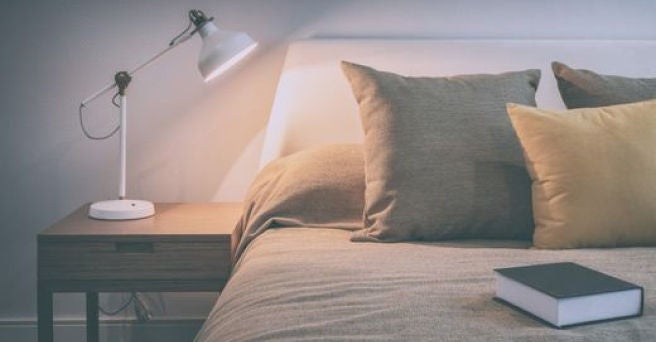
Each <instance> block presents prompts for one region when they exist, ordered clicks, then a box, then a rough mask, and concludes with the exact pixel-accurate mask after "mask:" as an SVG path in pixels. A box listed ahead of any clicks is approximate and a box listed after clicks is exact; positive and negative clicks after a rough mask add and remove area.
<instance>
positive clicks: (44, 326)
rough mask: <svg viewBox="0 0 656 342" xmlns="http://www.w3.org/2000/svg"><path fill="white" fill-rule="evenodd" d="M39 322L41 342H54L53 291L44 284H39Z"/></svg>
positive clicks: (37, 296)
mask: <svg viewBox="0 0 656 342" xmlns="http://www.w3.org/2000/svg"><path fill="white" fill-rule="evenodd" d="M36 298H37V300H36V301H37V320H38V324H37V325H38V326H37V329H38V336H39V342H52V340H53V337H54V327H53V321H52V291H50V290H49V289H48V287H47V286H45V285H44V284H41V283H39V284H37V294H36Z"/></svg>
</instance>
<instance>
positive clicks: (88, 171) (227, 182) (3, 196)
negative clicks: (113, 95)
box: [0, 0, 656, 321]
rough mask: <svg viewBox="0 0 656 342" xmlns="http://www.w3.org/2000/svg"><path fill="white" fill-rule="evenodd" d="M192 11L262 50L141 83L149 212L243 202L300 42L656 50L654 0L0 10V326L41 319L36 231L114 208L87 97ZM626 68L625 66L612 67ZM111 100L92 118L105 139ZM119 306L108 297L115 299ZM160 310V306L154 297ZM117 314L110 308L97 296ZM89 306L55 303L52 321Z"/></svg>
mask: <svg viewBox="0 0 656 342" xmlns="http://www.w3.org/2000/svg"><path fill="white" fill-rule="evenodd" d="M190 8H200V9H203V10H205V11H206V13H208V14H211V15H214V16H216V17H217V22H218V24H219V25H220V26H223V27H229V28H232V29H237V30H245V31H248V32H249V33H250V34H251V35H252V36H254V37H255V38H256V39H257V40H259V41H260V42H261V48H260V49H259V50H258V51H257V53H256V54H255V55H254V56H253V58H251V59H250V60H249V61H247V62H246V63H245V64H243V65H241V66H240V67H239V68H237V69H235V70H232V71H231V72H230V73H229V74H227V75H226V76H225V77H223V78H221V79H220V80H218V81H216V82H213V83H211V84H208V85H206V84H204V83H203V82H202V81H201V78H200V76H199V75H198V74H197V72H196V70H195V62H196V56H197V51H198V48H199V46H200V40H199V39H194V40H193V41H191V42H189V43H187V44H186V46H181V47H180V48H178V49H176V50H174V51H173V52H171V53H170V54H169V55H167V56H166V57H164V58H163V59H161V60H160V61H159V62H158V63H157V64H155V65H153V66H151V67H150V68H149V69H146V70H144V71H143V72H142V73H140V74H138V75H137V77H135V79H134V81H133V82H132V84H131V86H130V92H129V94H130V98H129V101H130V102H129V108H130V110H129V115H130V117H129V119H130V125H129V127H130V134H129V139H130V141H129V157H128V162H129V168H128V173H129V174H128V194H129V195H130V196H132V197H137V198H144V199H150V200H154V201H211V200H217V201H220V200H238V199H240V198H241V197H242V196H243V194H244V191H245V188H246V186H247V185H248V183H249V181H250V180H251V179H252V177H253V176H254V173H255V168H256V166H257V157H258V152H259V150H260V147H261V138H262V134H261V132H262V130H263V128H264V126H265V124H266V120H267V115H268V110H269V107H270V105H271V102H272V99H273V95H274V92H275V85H276V82H277V79H278V76H279V70H280V67H281V64H282V61H283V59H284V53H285V48H286V45H287V43H288V42H289V41H292V40H295V39H300V38H308V37H331V38H334V37H413V38H416V37H435V38H576V39H580V38H584V39H599V38H601V39H656V21H655V20H654V17H655V15H656V2H654V1H651V0H642V1H641V0H633V1H622V0H615V1H610V0H608V1H603V0H578V1H571V0H551V1H543V0H507V1H503V0H497V1H491V0H464V1H394V0H378V1H373V0H372V1H336V0H335V1H329V0H314V1H313V0H259V1H254V0H240V1H210V0H189V1H174V0H159V1H155V0H151V1H148V0H140V1H130V0H114V1H102V0H96V1H88V0H60V1H48V0H42V1H30V0H15V1H14V0H5V1H3V2H2V3H1V4H0V16H1V17H2V20H0V32H2V33H1V34H0V45H1V46H2V49H1V50H0V72H1V75H2V78H1V79H2V81H0V84H1V85H0V87H1V88H0V90H1V91H0V103H1V104H2V107H3V109H2V110H1V111H0V115H1V116H2V120H1V123H2V124H1V125H0V160H2V162H1V164H0V165H1V167H0V173H1V174H0V176H1V177H0V179H2V192H0V222H2V223H1V228H0V275H1V276H0V303H1V304H0V321H3V320H4V321H13V320H19V321H20V320H28V321H29V320H34V318H35V311H36V306H35V279H36V271H35V268H36V267H35V266H36V253H35V249H36V243H35V239H36V237H35V236H36V233H37V232H38V231H40V230H42V229H43V228H45V227H47V226H48V225H50V224H52V223H53V222H55V221H56V220H57V219H59V218H61V217H63V216H65V215H66V214H68V213H69V212H70V211H72V210H73V209H75V208H76V207H78V206H80V205H81V204H83V203H85V202H89V201H93V200H99V199H107V198H112V197H113V196H115V195H116V190H115V188H116V173H117V170H116V169H117V158H118V156H117V140H116V138H113V139H112V140H109V141H103V142H93V141H88V140H86V139H85V138H84V136H83V135H82V133H81V131H80V129H79V127H78V121H77V105H78V103H79V101H80V100H82V99H83V98H85V97H86V96H87V95H89V94H90V93H91V92H93V91H95V90H96V89H97V88H99V87H100V86H102V85H104V84H105V83H106V82H108V81H109V80H110V79H111V77H112V75H113V73H114V72H115V71H117V70H118V69H123V68H130V67H132V66H134V65H136V64H138V63H139V62H141V61H143V60H144V59H145V58H147V57H149V56H150V55H151V54H152V53H153V52H155V51H157V50H159V49H160V48H162V47H163V46H164V45H165V44H166V43H167V42H168V40H170V38H172V37H173V36H174V35H175V34H176V33H177V32H178V31H179V30H181V29H183V28H184V26H185V25H186V17H185V15H186V11H187V10H188V9H190ZM618 62H619V63H621V61H618ZM108 101H109V98H105V99H101V100H100V101H97V102H95V103H94V104H93V105H92V106H91V107H90V108H89V110H88V117H87V122H88V124H89V127H90V129H92V130H93V131H97V132H104V131H107V130H108V129H110V128H112V125H113V123H114V122H115V119H116V116H115V113H114V111H111V106H110V105H109V102H108ZM114 297H116V296H114ZM153 298H154V299H155V300H157V296H153ZM212 299H213V297H211V296H210V297H208V296H206V295H186V296H185V295H175V296H167V297H166V302H167V304H168V305H167V308H168V309H167V310H160V311H166V312H161V313H160V314H159V315H160V316H161V315H168V316H175V317H178V316H184V317H190V316H199V317H200V316H203V315H205V314H206V312H207V310H209V308H210V307H211V304H212V303H211V302H212ZM105 300H109V301H110V302H111V303H109V305H110V306H111V305H112V304H116V303H117V301H118V300H119V298H109V299H107V297H105ZM82 303H83V302H82V297H81V296H77V295H65V296H64V295H60V296H57V302H56V311H57V313H58V317H59V318H67V317H68V318H80V317H81V312H82V311H81V310H82V308H83V305H82Z"/></svg>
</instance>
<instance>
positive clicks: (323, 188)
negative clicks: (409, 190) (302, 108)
mask: <svg viewBox="0 0 656 342" xmlns="http://www.w3.org/2000/svg"><path fill="white" fill-rule="evenodd" d="M363 208H364V158H363V156H362V145H357V144H334V145H325V146H320V147H315V148H311V149H307V150H304V151H300V152H296V153H294V154H290V155H288V156H286V157H283V158H280V159H277V160H274V161H272V162H271V163H269V164H268V165H267V166H266V167H265V168H264V169H262V171H260V172H259V173H258V175H257V177H255V180H254V181H253V183H252V184H251V186H250V188H249V190H248V193H247V194H246V199H245V200H244V213H243V216H242V217H241V219H240V220H239V222H238V223H237V226H236V227H235V229H234V231H233V234H232V237H233V238H232V243H233V245H232V250H233V257H234V258H235V260H236V258H237V257H238V256H239V255H240V254H241V253H242V252H243V250H244V248H246V246H247V245H248V244H249V243H250V241H252V240H253V239H254V238H255V237H257V236H258V235H260V234H262V233H263V232H264V231H266V230H267V229H269V228H272V227H280V226H287V227H330V228H343V229H359V228H361V227H362V211H363Z"/></svg>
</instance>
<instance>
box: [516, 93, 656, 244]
mask: <svg viewBox="0 0 656 342" xmlns="http://www.w3.org/2000/svg"><path fill="white" fill-rule="evenodd" d="M508 114H509V115H510V118H511V119H512V123H513V125H514V126H515V129H516V130H517V135H518V136H519V140H520V141H521V144H522V146H523V147H524V151H525V152H526V164H527V166H528V170H529V173H530V175H531V178H532V180H533V214H534V216H535V226H536V227H535V235H534V237H533V244H534V245H535V246H536V247H538V248H580V247H617V246H639V245H655V244H656V152H655V151H654V146H656V101H647V102H638V103H634V104H625V105H616V106H609V107H600V108H582V109H573V110H569V111H563V112H558V111H548V110H542V109H536V108H531V107H526V106H521V105H516V104H508Z"/></svg>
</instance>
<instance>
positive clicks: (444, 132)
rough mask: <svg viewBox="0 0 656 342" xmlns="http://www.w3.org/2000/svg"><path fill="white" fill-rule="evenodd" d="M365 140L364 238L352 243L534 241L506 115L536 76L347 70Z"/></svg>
mask: <svg viewBox="0 0 656 342" xmlns="http://www.w3.org/2000/svg"><path fill="white" fill-rule="evenodd" d="M342 68H343V71H344V73H345V75H346V76H347V78H348V80H349V81H350V83H351V86H352V88H353V93H354V94H355V98H356V100H357V101H358V103H359V105H360V116H361V119H362V123H363V127H364V131H365V168H366V192H365V219H364V226H365V229H363V230H360V231H356V232H354V233H353V235H352V238H351V239H352V240H353V241H386V242H391V241H408V240H445V239H463V238H492V239H530V237H531V236H532V234H533V217H532V216H531V201H530V198H531V197H530V178H529V176H528V173H527V172H526V167H525V165H524V159H523V156H522V149H521V147H520V145H519V141H518V140H517V137H516V135H515V132H514V130H513V128H512V126H511V124H510V120H509V119H508V115H507V114H506V103H507V102H521V103H525V104H535V89H536V87H537V84H538V82H539V79H540V71H539V70H526V71H518V72H508V73H504V74H499V75H462V76H453V77H404V76H400V75H397V74H393V73H390V72H383V71H377V70H375V69H373V68H370V67H366V66H362V65H357V64H352V63H347V62H343V63H342Z"/></svg>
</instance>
